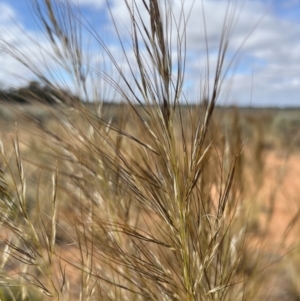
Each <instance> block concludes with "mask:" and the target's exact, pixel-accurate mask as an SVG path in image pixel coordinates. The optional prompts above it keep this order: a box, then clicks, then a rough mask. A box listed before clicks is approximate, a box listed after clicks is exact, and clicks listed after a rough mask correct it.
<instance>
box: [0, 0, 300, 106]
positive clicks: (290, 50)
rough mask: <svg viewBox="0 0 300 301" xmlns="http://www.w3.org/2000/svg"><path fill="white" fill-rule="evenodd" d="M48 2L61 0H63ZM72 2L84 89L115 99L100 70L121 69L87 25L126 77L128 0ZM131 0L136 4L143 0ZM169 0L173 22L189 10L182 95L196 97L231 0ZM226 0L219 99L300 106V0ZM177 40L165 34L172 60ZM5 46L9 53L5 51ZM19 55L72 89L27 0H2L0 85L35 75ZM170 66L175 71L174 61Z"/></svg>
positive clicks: (64, 67) (13, 84) (131, 61)
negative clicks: (228, 32)
mask: <svg viewBox="0 0 300 301" xmlns="http://www.w3.org/2000/svg"><path fill="white" fill-rule="evenodd" d="M38 1H42V0H38ZM52 1H53V2H55V3H56V4H61V2H62V1H64V0H52ZM131 1H132V0H131ZM131 1H129V2H131ZM71 2H72V4H74V5H75V6H74V7H76V12H77V13H76V15H77V17H78V20H79V19H80V24H84V25H85V27H83V29H82V32H81V35H82V49H83V52H84V55H85V64H86V72H87V74H88V75H89V80H88V81H87V83H88V90H89V92H90V93H93V92H94V90H95V88H97V89H98V90H99V92H98V93H99V94H101V97H102V98H105V99H107V100H112V99H114V100H115V99H118V98H120V96H119V95H118V94H117V93H115V92H114V89H112V88H109V84H108V83H107V82H103V80H100V78H99V77H100V76H99V74H100V71H99V70H100V69H101V68H102V69H101V70H105V74H109V76H110V78H112V79H114V80H115V81H120V78H119V76H118V73H117V72H116V70H115V68H114V67H113V65H112V64H111V62H110V61H109V57H108V56H107V55H106V54H105V53H103V48H102V49H101V47H100V46H99V43H98V42H97V41H96V40H95V39H94V38H93V36H91V34H90V32H89V30H88V29H87V27H86V26H91V27H92V28H93V30H94V32H96V33H97V34H99V36H101V38H102V39H103V41H105V43H106V46H107V47H108V49H109V51H110V52H111V53H112V54H113V56H114V58H115V59H116V61H117V63H118V64H119V66H121V69H122V71H123V72H124V74H125V75H126V77H127V76H128V78H130V67H131V68H133V70H135V68H136V66H135V64H134V62H135V59H134V53H133V50H132V47H131V46H130V38H129V32H130V30H131V23H130V18H129V15H128V13H127V9H126V6H125V3H124V1H123V0H109V1H108V3H109V7H110V9H108V8H107V1H106V0H72V1H71ZM136 2H137V3H140V2H141V0H137V1H136ZM169 2H172V12H173V14H174V18H175V21H178V20H179V16H180V12H181V11H182V9H183V10H184V12H185V16H189V19H188V24H187V27H186V62H185V63H186V69H185V79H184V80H185V82H184V95H185V101H188V102H196V101H199V98H200V95H201V94H202V93H203V81H204V80H203V79H204V78H205V75H207V68H206V67H207V54H206V48H205V46H206V44H205V32H206V36H207V43H208V49H209V59H208V61H209V70H210V75H209V85H210V87H211V86H212V81H213V75H214V72H213V70H215V66H216V63H217V53H218V52H217V51H218V46H219V41H220V37H221V32H222V29H223V28H224V18H225V16H226V8H227V7H228V0H194V1H192V0H185V1H184V5H183V7H182V5H181V2H182V1H181V0H169ZM231 2H232V3H233V2H236V6H235V8H236V11H235V22H236V23H235V26H234V30H233V32H232V36H231V38H230V43H229V47H228V55H227V57H226V59H225V67H226V66H228V68H229V69H228V72H227V73H226V77H225V78H224V82H223V85H222V88H223V90H222V92H221V94H220V97H219V100H218V103H219V104H225V105H231V104H234V105H240V106H254V107H265V106H267V107H270V106H272V107H274V106H276V107H291V106H300V0H240V1H236V0H232V1H231ZM162 3H164V1H163V0H162ZM143 13H145V12H144V11H142V14H143ZM112 16H113V19H114V22H112ZM203 16H204V17H203ZM204 18H205V19H204ZM145 20H147V18H146V17H145ZM204 20H205V21H204ZM173 24H175V22H174V23H173ZM204 24H205V27H204ZM115 26H116V27H117V28H118V33H119V35H120V38H121V39H122V41H123V43H124V47H125V51H126V56H127V58H128V60H129V64H128V63H127V61H126V58H125V56H124V53H123V52H122V48H121V46H120V43H119V40H118V36H117V34H116V31H115ZM173 28H174V27H173ZM205 29H206V30H205ZM176 39H177V36H176V33H175V31H174V30H173V32H172V34H171V35H170V40H171V45H172V47H171V49H172V57H173V58H174V59H176V58H177V57H178V52H177V49H176ZM7 45H9V47H7ZM8 50H9V51H11V52H10V53H8ZM144 50H145V49H142V51H144ZM16 54H21V55H25V56H23V58H24V60H25V62H26V63H27V64H30V65H31V66H35V68H36V70H38V72H40V73H42V74H43V75H45V77H47V78H49V79H50V80H52V81H55V82H57V83H58V84H62V83H63V84H64V85H67V86H69V87H70V89H71V90H72V91H73V90H74V91H75V90H76V88H75V87H76V84H75V83H74V80H73V78H72V76H71V75H70V73H69V72H68V67H69V65H68V64H67V63H66V65H63V64H62V63H61V62H60V63H57V60H56V59H55V52H54V51H53V49H52V48H51V43H50V41H49V39H47V37H46V35H45V30H44V28H43V26H42V25H41V23H40V22H39V19H38V18H37V17H36V15H35V13H34V9H33V7H32V6H31V5H30V1H27V0H0V66H1V68H0V84H1V85H2V86H3V87H17V86H20V85H24V83H26V82H28V81H30V80H33V79H34V75H33V73H32V72H31V71H30V70H28V68H27V67H26V66H24V64H21V63H20V62H19V61H18V60H17V59H16V58H15V57H14V56H16ZM232 58H234V59H233V61H232ZM145 60H147V58H146V55H145ZM175 61H176V60H174V62H175ZM225 69H226V68H225ZM173 70H174V72H176V70H177V66H176V64H175V63H174V66H173ZM226 70H227V69H226ZM102 74H103V73H102ZM121 85H122V84H121ZM209 93H211V89H210V92H209Z"/></svg>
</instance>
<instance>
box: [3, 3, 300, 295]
mask: <svg viewBox="0 0 300 301" xmlns="http://www.w3.org/2000/svg"><path fill="white" fill-rule="evenodd" d="M125 2H126V4H127V9H128V14H129V17H130V19H131V25H132V28H131V44H130V47H131V48H132V49H133V53H134V62H131V61H130V60H129V58H128V57H127V56H126V51H125V45H124V42H123V41H122V38H121V35H119V37H120V43H121V45H122V46H123V47H124V48H123V49H124V58H125V62H126V63H127V65H128V69H129V70H130V80H129V78H128V74H125V73H124V71H123V68H122V67H121V66H120V65H119V63H118V61H117V60H115V58H114V57H113V55H112V53H111V52H110V51H109V48H107V47H106V44H105V43H104V41H103V40H102V38H101V36H100V35H99V33H98V32H97V31H96V29H93V28H90V27H89V24H88V23H86V24H85V23H84V21H83V20H84V19H83V18H82V19H81V18H79V17H78V16H79V15H78V14H79V12H78V10H77V9H75V8H74V7H73V6H72V5H71V4H70V3H69V2H60V3H59V4H58V3H56V2H54V1H53V2H52V1H49V0H44V1H33V8H34V10H35V13H36V14H37V16H38V19H39V20H40V21H41V25H42V26H43V28H44V30H45V37H47V38H48V40H49V42H50V44H51V46H52V47H53V53H54V54H55V58H56V62H57V64H58V66H59V67H60V68H62V67H65V68H66V70H65V71H66V72H67V73H68V74H69V75H70V76H71V77H72V78H73V79H74V83H75V86H76V88H77V89H78V91H79V93H78V94H79V95H80V96H81V97H79V96H74V95H73V94H71V93H70V95H69V96H68V97H67V96H66V90H64V91H63V92H62V93H60V89H59V88H58V87H57V86H56V85H55V83H54V82H53V81H51V76H50V75H49V73H47V74H44V73H43V72H42V70H41V69H37V68H36V66H34V65H30V64H26V56H25V55H24V54H22V53H20V52H19V51H18V49H15V48H13V47H12V45H10V44H9V42H5V41H4V42H1V43H2V44H1V47H2V49H3V50H4V51H7V52H8V53H11V54H12V55H14V56H15V57H16V58H17V59H18V60H19V61H20V62H23V63H24V64H26V66H27V67H28V68H29V69H31V71H33V72H34V73H35V75H36V76H37V77H38V78H39V80H40V81H41V82H42V83H43V84H44V85H48V86H49V89H47V91H50V92H51V91H52V92H53V93H52V94H51V93H50V92H49V93H50V94H47V97H51V95H52V99H53V102H56V103H57V104H53V103H52V104H51V105H49V103H46V102H45V100H44V99H43V98H41V97H40V96H39V95H34V94H32V93H31V94H30V95H29V96H28V100H27V102H28V103H27V104H24V105H22V106H20V107H16V105H12V104H6V109H7V110H8V112H9V114H8V113H5V114H6V115H5V116H8V117H6V119H5V122H7V123H6V128H5V130H4V131H3V132H2V133H1V141H2V143H1V159H0V167H1V174H0V187H1V212H2V215H1V217H0V222H1V228H0V238H1V252H2V257H1V282H0V284H1V285H2V286H3V290H2V291H1V292H2V299H5V300H33V299H36V300H42V299H43V300H45V299H47V298H48V299H57V300H77V299H78V300H258V299H261V300H269V299H272V298H277V297H278V296H287V295H289V296H291V294H292V291H293V290H292V287H291V286H289V288H288V289H287V287H282V289H281V290H280V289H279V290H278V291H274V290H272V289H271V288H274V287H277V288H278V284H277V283H278V279H280V271H282V270H281V268H282V266H281V263H282V262H283V261H282V258H285V259H287V258H289V259H290V260H291V261H292V260H293V258H297V256H296V255H293V256H290V257H288V255H286V254H295V252H296V251H297V249H293V247H294V246H295V244H296V243H297V241H296V239H295V236H293V231H294V230H295V229H297V227H298V226H299V225H298V215H299V206H298V204H297V201H296V200H295V202H290V203H289V204H288V207H287V208H286V207H284V205H286V204H284V202H282V200H284V199H285V197H287V196H291V195H292V193H293V192H291V191H285V190H283V191H282V190H281V188H282V187H286V186H285V183H286V181H287V179H288V176H290V174H289V173H288V171H289V169H288V168H287V166H288V164H289V162H290V161H289V158H290V157H291V158H293V157H292V154H291V153H290V152H289V150H290V148H287V149H285V157H284V158H285V161H283V162H284V164H282V161H280V160H281V157H278V156H277V155H276V154H277V151H278V150H279V149H281V139H282V138H281V136H280V135H279V136H277V135H274V132H273V131H272V129H270V127H272V126H273V123H272V122H271V121H273V120H277V119H276V118H277V115H276V114H281V112H274V111H268V112H262V113H261V112H257V111H251V110H246V109H245V110H238V109H235V108H231V109H229V108H227V109H225V108H219V107H217V106H216V105H217V101H218V98H219V96H220V95H221V92H222V81H223V79H224V78H225V75H226V68H227V67H228V66H227V65H226V62H227V61H226V60H225V58H226V54H227V49H228V43H230V36H231V33H232V30H233V29H234V28H233V24H234V20H235V14H234V11H235V5H236V4H235V3H229V4H228V12H227V15H226V16H225V19H224V27H223V28H222V37H221V41H220V46H219V53H218V63H217V66H216V70H215V72H214V78H213V81H212V83H213V84H212V86H210V84H209V82H210V81H211V78H210V77H209V66H208V65H209V56H208V58H207V59H208V63H207V64H208V65H207V69H206V75H205V76H206V77H205V80H204V81H203V86H202V87H201V91H202V92H201V94H200V95H199V96H198V99H199V101H198V103H197V104H189V103H188V101H187V100H186V98H185V93H184V87H185V86H184V84H185V72H187V71H186V70H185V67H184V66H185V59H186V58H185V56H186V48H185V47H186V26H185V23H184V22H186V16H187V12H185V11H182V12H181V15H180V18H181V20H183V21H182V22H183V23H182V24H184V25H180V24H178V23H177V21H178V20H176V18H175V17H174V15H173V14H172V8H171V7H170V5H169V3H168V2H164V3H163V4H161V3H160V2H159V1H158V0H152V1H150V2H149V4H148V3H147V2H144V1H143V2H142V3H141V5H138V4H137V3H136V2H133V3H129V2H127V1H125ZM141 11H143V13H146V15H147V18H146V19H145V18H143V17H142V14H141ZM79 20H80V22H79ZM80 26H82V27H80ZM80 28H83V29H89V31H90V33H91V37H92V38H94V39H95V41H96V42H97V43H98V45H99V48H100V50H101V51H102V52H103V55H106V56H107V57H108V59H109V60H110V63H111V65H110V66H111V68H112V70H113V71H115V72H117V73H118V78H117V79H115V78H114V77H113V76H112V75H110V74H109V73H108V72H107V69H101V68H100V69H99V70H96V71H94V73H93V74H92V75H91V77H92V78H93V79H94V77H96V76H98V77H99V78H98V79H99V80H102V81H104V82H105V83H106V85H107V86H109V87H110V88H111V89H113V90H114V91H115V93H116V95H117V96H118V97H120V98H121V99H122V100H123V102H122V103H120V104H104V103H102V102H101V101H95V102H93V103H83V102H81V101H80V98H83V97H85V98H86V99H88V98H89V84H90V82H89V81H88V80H89V79H88V73H86V72H85V70H86V64H88V57H86V53H85V52H84V49H82V47H81V43H80V41H81V33H82V32H81V29H80ZM171 29H172V30H171ZM116 31H117V32H118V28H116ZM174 39H175V42H176V43H175V45H176V51H177V56H176V58H174V56H173V55H172V51H173V48H172V47H173V46H172V45H173V43H172V42H174V41H173V40H174ZM127 42H128V41H127ZM204 42H205V43H206V47H207V51H208V49H209V47H208V45H207V43H208V42H207V39H205V40H204ZM41 50H42V48H41ZM133 65H134V67H133ZM174 70H176V71H175V73H174ZM53 72H55V70H54V71H53ZM47 76H48V77H47ZM93 76H94V77H93ZM92 83H94V85H95V87H94V90H95V95H94V96H93V99H98V98H97V96H98V95H99V91H97V85H96V84H95V82H93V81H92ZM26 95H27V94H26ZM66 97H67V101H66ZM3 112H4V111H3ZM16 121H17V122H16ZM2 122H3V121H2ZM277 123H278V122H277V121H274V124H275V128H276V124H277ZM270 125H271V126H270ZM292 126H294V125H292ZM280 128H281V126H280ZM292 135H293V137H294V135H296V134H294V133H293V134H292ZM293 137H292V138H293ZM284 139H287V135H284ZM272 164H273V165H272ZM274 164H275V165H274ZM270 166H271V168H272V169H273V173H272V172H270ZM274 166H275V167H274ZM274 170H275V172H274ZM289 209H290V211H288V210H289ZM284 210H286V211H284ZM278 212H285V213H286V216H285V217H286V220H285V223H283V224H279V223H278V221H276V213H278ZM274 217H275V220H274ZM278 225H279V226H280V227H279V228H276V226H278ZM274 233H276V235H274ZM293 250H294V251H293ZM295 250H296V251H295ZM292 251H293V252H292ZM285 255H286V256H285ZM282 283H283V282H282ZM297 294H298V293H297V292H296V291H295V293H294V294H293V296H295V298H296V295H297ZM293 296H292V297H293ZM292 297H290V298H292ZM295 300H296V299H295Z"/></svg>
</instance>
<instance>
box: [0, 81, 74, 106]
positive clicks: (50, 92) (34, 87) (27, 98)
mask: <svg viewBox="0 0 300 301" xmlns="http://www.w3.org/2000/svg"><path fill="white" fill-rule="evenodd" d="M32 101H40V102H43V103H47V104H56V103H59V102H62V103H65V104H67V103H70V102H71V101H79V98H78V97H77V96H74V95H72V94H71V93H70V92H68V91H65V90H62V89H54V88H52V87H50V86H47V85H44V86H42V85H41V84H40V83H39V82H37V81H31V82H29V83H28V84H27V85H26V86H23V87H20V88H8V89H3V88H1V87H0V102H13V103H22V104H26V103H30V102H32Z"/></svg>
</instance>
